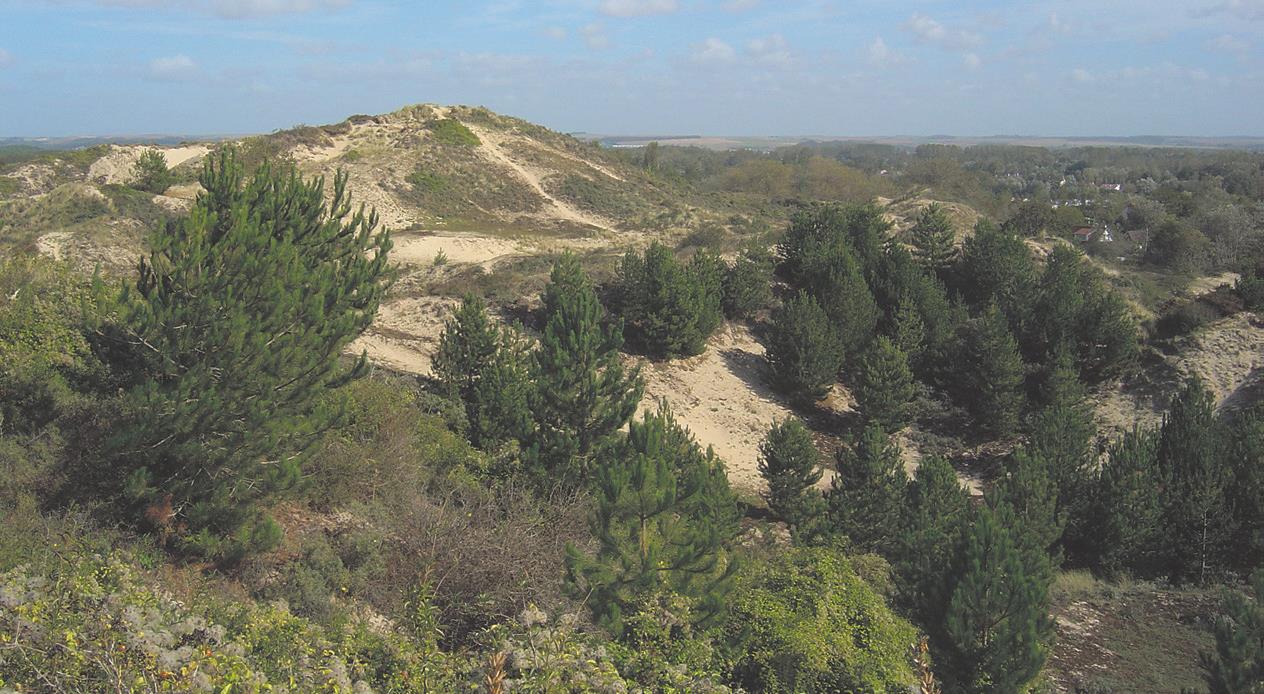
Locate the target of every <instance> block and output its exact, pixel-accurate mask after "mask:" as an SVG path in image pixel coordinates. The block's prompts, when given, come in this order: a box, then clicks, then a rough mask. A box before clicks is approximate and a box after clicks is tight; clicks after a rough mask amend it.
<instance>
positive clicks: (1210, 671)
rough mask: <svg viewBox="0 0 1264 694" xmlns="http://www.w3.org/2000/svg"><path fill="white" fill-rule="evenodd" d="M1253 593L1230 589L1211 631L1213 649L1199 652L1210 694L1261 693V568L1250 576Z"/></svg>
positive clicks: (1263, 637)
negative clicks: (1214, 648) (1220, 613)
mask: <svg viewBox="0 0 1264 694" xmlns="http://www.w3.org/2000/svg"><path fill="white" fill-rule="evenodd" d="M1251 589H1252V593H1253V595H1251V596H1250V597H1247V596H1246V595H1242V594H1240V593H1234V592H1230V593H1228V594H1227V595H1225V597H1224V600H1223V602H1222V609H1223V610H1224V614H1223V615H1222V616H1220V617H1219V618H1218V619H1216V621H1215V623H1214V624H1213V626H1212V632H1213V633H1214V634H1215V636H1216V650H1215V651H1214V652H1210V653H1203V654H1202V665H1203V669H1204V670H1205V671H1206V677H1207V687H1208V689H1210V690H1211V694H1264V569H1260V570H1257V571H1256V572H1255V574H1254V575H1252V576H1251Z"/></svg>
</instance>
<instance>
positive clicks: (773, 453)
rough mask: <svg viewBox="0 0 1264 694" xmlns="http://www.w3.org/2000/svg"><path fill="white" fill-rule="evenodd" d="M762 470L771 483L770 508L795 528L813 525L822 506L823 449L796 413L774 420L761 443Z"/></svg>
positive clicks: (766, 494)
mask: <svg viewBox="0 0 1264 694" xmlns="http://www.w3.org/2000/svg"><path fill="white" fill-rule="evenodd" d="M759 474H760V475H761V476H762V477H763V478H764V481H765V482H766V483H767V484H768V491H767V492H765V493H764V499H765V500H766V501H767V502H768V508H769V509H770V510H771V511H772V512H773V513H774V514H776V516H777V517H778V518H781V519H782V520H784V521H785V522H786V523H787V524H789V525H790V527H791V528H792V529H796V530H797V529H799V528H801V527H805V526H808V525H811V521H812V518H811V516H812V514H813V513H814V512H817V511H819V510H820V508H819V507H820V499H821V494H820V492H819V491H817V490H816V484H817V482H820V481H821V474H822V471H821V461H820V453H818V452H817V450H816V444H815V443H814V442H813V441H812V432H810V431H808V428H807V427H805V426H803V422H801V421H799V420H798V419H795V418H793V417H789V418H787V419H786V420H785V421H783V422H780V423H778V424H774V425H773V426H772V428H771V429H769V430H768V434H767V436H765V437H764V440H763V442H762V443H760V444H759Z"/></svg>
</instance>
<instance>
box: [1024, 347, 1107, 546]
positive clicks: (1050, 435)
mask: <svg viewBox="0 0 1264 694" xmlns="http://www.w3.org/2000/svg"><path fill="white" fill-rule="evenodd" d="M1046 391H1047V393H1046V397H1048V398H1049V401H1048V404H1047V405H1046V406H1045V408H1044V409H1043V410H1041V411H1040V412H1039V413H1038V414H1037V415H1036V416H1035V417H1034V418H1033V419H1032V422H1031V427H1030V431H1031V434H1030V444H1029V448H1030V449H1031V452H1032V453H1033V454H1034V455H1035V456H1036V457H1038V458H1040V459H1041V460H1043V461H1044V462H1045V464H1046V466H1047V467H1048V472H1049V479H1050V482H1052V484H1053V487H1054V490H1055V498H1056V507H1057V514H1058V515H1059V516H1060V517H1063V518H1066V519H1068V526H1067V529H1066V534H1065V535H1066V536H1065V537H1061V538H1059V542H1060V543H1063V546H1065V545H1066V544H1067V543H1071V544H1075V543H1078V541H1079V540H1080V539H1082V537H1083V536H1084V535H1086V534H1091V533H1093V532H1095V530H1094V529H1092V528H1090V527H1085V526H1083V525H1080V524H1079V523H1078V521H1079V520H1080V519H1082V518H1083V517H1084V506H1085V504H1086V503H1087V502H1088V499H1089V490H1090V488H1091V485H1092V482H1093V471H1094V470H1095V469H1096V467H1097V460H1096V456H1095V455H1094V450H1093V440H1094V438H1095V437H1096V434H1097V431H1096V429H1095V427H1094V426H1093V412H1092V410H1091V409H1089V407H1088V405H1087V404H1086V403H1085V393H1084V388H1083V386H1082V385H1081V384H1080V382H1079V380H1078V379H1077V378H1076V372H1075V368H1074V366H1072V363H1071V360H1070V356H1069V355H1068V354H1067V353H1066V352H1061V353H1059V355H1058V356H1057V357H1055V365H1054V370H1053V373H1052V374H1050V376H1049V378H1048V379H1047V382H1046Z"/></svg>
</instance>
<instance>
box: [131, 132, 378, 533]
mask: <svg viewBox="0 0 1264 694" xmlns="http://www.w3.org/2000/svg"><path fill="white" fill-rule="evenodd" d="M201 183H202V187H203V188H204V189H205V190H204V192H203V193H201V194H200V195H199V196H198V199H197V201H196V203H195V204H194V206H193V209H192V211H191V212H190V213H189V215H188V216H187V217H185V218H184V219H182V220H179V221H177V222H173V223H171V224H170V225H168V226H167V227H166V228H164V229H162V230H160V231H158V232H156V233H154V234H153V236H152V237H151V239H150V245H151V248H152V251H151V253H150V255H149V257H148V258H146V259H144V260H142V261H141V263H140V268H139V274H138V277H137V279H136V281H135V283H134V284H132V285H129V286H128V287H127V288H126V290H125V291H124V294H123V297H122V302H123V304H124V306H126V312H127V315H126V330H127V334H128V336H129V339H130V340H131V341H132V342H133V343H134V345H135V346H136V349H137V351H138V352H139V353H140V354H142V355H144V365H143V370H144V372H145V377H144V378H143V379H142V380H141V381H140V382H139V383H138V384H137V385H135V386H134V387H132V388H131V389H130V390H129V391H128V392H127V393H126V396H125V402H126V403H127V407H126V410H127V413H128V415H127V416H126V417H125V423H124V424H123V425H122V426H121V427H120V430H119V431H118V432H117V433H116V436H115V437H114V440H113V446H112V448H113V453H114V458H113V463H112V464H113V465H115V466H117V467H115V468H114V469H115V470H118V471H120V472H122V471H126V473H125V474H126V478H127V479H126V490H125V491H126V493H127V494H128V495H129V496H130V497H131V498H132V499H134V500H135V501H137V502H138V503H140V504H142V505H143V504H153V503H159V502H161V503H163V504H164V505H166V504H168V503H169V504H170V505H171V507H172V508H173V509H175V513H176V515H177V518H176V519H174V520H173V521H172V525H173V526H175V525H181V526H186V527H187V528H188V529H189V531H190V533H191V535H190V536H186V537H184V538H183V539H185V540H187V541H188V542H189V543H190V545H191V546H192V548H194V549H196V550H198V551H202V552H205V553H209V554H215V555H220V556H224V555H233V554H237V553H240V552H242V551H246V550H248V549H260V548H263V547H266V546H267V545H268V544H270V543H272V542H275V541H277V540H279V536H280V531H279V528H277V526H275V525H274V524H272V523H271V522H270V521H269V520H268V519H266V518H265V517H263V515H262V514H261V513H260V512H259V511H258V510H257V508H256V507H255V503H256V502H257V501H259V500H260V499H263V498H266V497H267V496H268V494H269V493H271V492H273V491H275V490H278V489H280V488H284V487H286V486H288V485H290V484H293V483H294V482H295V481H296V480H297V479H298V476H299V472H300V467H301V465H302V462H303V455H302V453H303V451H304V450H305V449H306V447H307V445H308V444H309V443H310V442H311V441H313V440H314V438H315V436H316V435H317V434H319V433H320V432H322V431H324V430H325V429H326V428H327V427H329V426H330V425H331V424H332V423H334V422H336V421H337V418H338V413H337V412H332V411H329V410H328V408H322V407H320V406H318V403H320V401H321V399H322V398H321V395H322V393H325V392H326V391H327V390H328V389H329V388H330V387H332V386H336V385H338V384H340V383H344V382H346V381H347V380H349V379H352V378H356V377H358V376H359V375H361V374H363V373H365V370H366V369H367V365H366V363H365V360H364V357H363V356H361V358H360V360H359V361H358V362H357V363H356V364H355V365H354V366H352V367H350V368H348V367H347V366H345V365H344V364H343V363H342V361H341V360H342V354H343V350H344V349H345V348H346V346H347V345H348V344H349V343H350V342H351V341H352V340H353V339H355V338H356V336H358V335H359V334H360V333H361V332H362V331H363V330H364V329H365V328H367V327H368V326H369V324H370V323H371V322H372V321H373V317H374V315H375V314H376V312H377V307H378V304H379V302H380V301H381V298H382V295H383V293H384V292H385V290H386V286H387V284H388V279H389V276H390V272H389V270H388V265H387V262H388V258H389V251H390V248H391V242H390V239H389V237H388V236H387V235H386V234H385V233H378V232H377V231H376V227H377V216H376V214H374V213H372V212H365V211H364V209H363V208H360V210H358V211H354V212H353V210H352V206H351V201H350V197H349V195H348V193H347V185H346V184H347V179H346V176H345V175H343V174H341V173H340V174H338V175H337V176H335V177H334V181H333V191H332V195H331V196H330V197H329V198H328V199H329V202H328V203H327V202H326V195H325V191H324V180H323V179H319V178H318V179H315V180H313V181H310V182H308V181H304V180H303V179H302V178H301V177H300V176H299V174H298V173H297V171H295V170H294V169H293V168H289V167H284V166H281V167H273V166H270V165H268V164H265V165H263V166H261V167H260V168H259V169H258V170H257V171H256V173H255V174H254V176H252V177H250V178H249V179H247V178H244V177H243V174H242V170H241V166H240V165H239V164H238V163H237V161H236V159H235V156H234V154H233V153H232V152H231V151H230V150H224V151H222V152H221V153H219V154H217V155H214V156H211V157H209V158H208V160H207V163H206V165H205V166H204V168H203V171H202V176H201Z"/></svg>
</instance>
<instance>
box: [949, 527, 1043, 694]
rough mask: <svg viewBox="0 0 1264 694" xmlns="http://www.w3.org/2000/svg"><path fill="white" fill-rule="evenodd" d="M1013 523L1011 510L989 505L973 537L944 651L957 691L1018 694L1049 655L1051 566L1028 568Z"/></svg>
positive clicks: (960, 568) (952, 602)
mask: <svg viewBox="0 0 1264 694" xmlns="http://www.w3.org/2000/svg"><path fill="white" fill-rule="evenodd" d="M1012 520H1013V519H1012V517H1011V516H1010V515H1009V511H1008V509H1007V508H1005V507H1002V508H998V509H995V510H994V509H990V508H987V507H984V508H981V509H979V512H978V517H977V519H976V520H975V522H974V524H973V526H972V527H971V528H970V530H969V532H968V533H967V534H966V540H965V546H964V550H963V551H962V556H961V559H960V561H959V562H958V563H957V570H956V572H955V580H953V582H952V583H953V588H952V591H951V594H950V597H949V600H948V606H947V613H946V615H945V617H944V623H943V627H942V632H943V635H942V637H941V638H942V644H941V648H940V651H939V652H940V659H939V663H940V666H941V667H940V668H939V671H940V672H941V674H943V675H944V680H945V681H946V683H947V684H948V685H949V688H950V689H951V691H960V692H979V693H980V694H983V693H989V694H990V693H1001V694H1017V693H1018V692H1022V691H1024V690H1025V688H1026V687H1027V686H1028V685H1030V684H1031V682H1032V681H1033V680H1034V679H1035V678H1036V676H1037V675H1038V674H1039V673H1040V669H1041V668H1042V667H1043V666H1044V663H1045V659H1046V658H1047V657H1048V655H1049V648H1050V642H1051V640H1052V637H1053V620H1052V619H1050V617H1049V613H1048V605H1049V600H1048V591H1049V583H1048V581H1049V575H1050V571H1049V567H1048V565H1047V564H1046V565H1045V566H1035V567H1033V566H1030V565H1028V563H1027V562H1026V561H1025V559H1024V556H1023V552H1022V550H1021V548H1020V547H1019V545H1018V543H1016V542H1015V541H1014V539H1013V538H1012V537H1011V533H1010V531H1009V528H1010V527H1011V525H1012Z"/></svg>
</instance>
